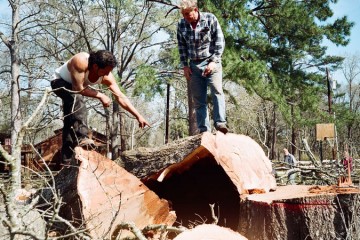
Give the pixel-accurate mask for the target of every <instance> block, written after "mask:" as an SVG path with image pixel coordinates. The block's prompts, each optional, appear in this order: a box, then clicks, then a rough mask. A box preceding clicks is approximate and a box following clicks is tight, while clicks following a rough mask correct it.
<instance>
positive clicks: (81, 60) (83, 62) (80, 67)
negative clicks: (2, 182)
mask: <svg viewBox="0 0 360 240" xmlns="http://www.w3.org/2000/svg"><path fill="white" fill-rule="evenodd" d="M88 59H89V54H88V53H86V52H80V53H77V54H75V55H74V56H73V57H72V58H71V61H70V68H72V69H74V70H76V71H78V72H85V71H86V70H87V69H88Z"/></svg>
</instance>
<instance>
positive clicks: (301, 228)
mask: <svg viewBox="0 0 360 240" xmlns="http://www.w3.org/2000/svg"><path fill="white" fill-rule="evenodd" d="M243 198H244V199H243V201H241V203H240V215H239V218H240V220H239V227H238V232H240V233H241V234H242V235H244V236H245V237H247V238H248V239H249V240H257V239H262V240H283V239H291V240H304V239H307V240H310V239H323V240H326V239H329V240H330V239H359V237H360V235H359V234H360V232H359V230H358V228H359V220H360V201H359V189H358V188H351V187H350V188H343V187H337V186H305V185H297V186H296V185H291V186H282V187H279V188H278V189H277V190H276V191H274V192H270V193H265V194H253V195H248V196H243ZM356 228H357V230H356ZM356 231H357V233H356ZM355 234H356V235H355ZM351 235H352V236H351Z"/></svg>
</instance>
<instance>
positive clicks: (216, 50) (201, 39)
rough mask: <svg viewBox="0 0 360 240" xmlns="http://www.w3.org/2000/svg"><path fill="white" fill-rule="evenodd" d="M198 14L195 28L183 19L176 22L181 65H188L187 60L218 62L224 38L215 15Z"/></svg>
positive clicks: (222, 49)
mask: <svg viewBox="0 0 360 240" xmlns="http://www.w3.org/2000/svg"><path fill="white" fill-rule="evenodd" d="M199 14H200V20H199V22H198V25H197V26H196V28H195V29H193V28H192V27H191V24H190V23H188V22H186V21H185V19H181V20H180V21H179V23H178V27H177V40H178V48H179V53H180V61H181V63H182V65H183V66H189V60H194V61H197V60H204V59H208V61H209V62H216V63H217V62H220V60H221V55H222V53H223V51H224V47H225V39H224V35H223V32H222V30H221V26H220V24H219V22H218V20H217V18H216V17H215V15H214V14H212V13H206V12H204V13H201V12H199Z"/></svg>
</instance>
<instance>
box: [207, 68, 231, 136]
mask: <svg viewBox="0 0 360 240" xmlns="http://www.w3.org/2000/svg"><path fill="white" fill-rule="evenodd" d="M209 80H210V81H209V85H210V90H211V97H212V101H213V106H214V109H213V119H214V125H215V128H216V129H217V130H219V131H221V132H223V133H226V132H227V127H226V109H225V95H224V92H223V87H222V66H221V63H217V64H216V69H215V71H214V72H213V73H212V74H211V75H210V77H209Z"/></svg>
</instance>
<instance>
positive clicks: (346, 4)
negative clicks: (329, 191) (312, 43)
mask: <svg viewBox="0 0 360 240" xmlns="http://www.w3.org/2000/svg"><path fill="white" fill-rule="evenodd" d="M8 5H9V4H8V1H7V0H0V20H1V19H4V18H5V19H6V18H7V19H8V18H10V16H11V15H10V14H11V10H10V8H9V6H8ZM331 8H332V9H333V11H334V16H333V17H332V19H335V18H338V17H342V16H344V15H346V16H347V17H348V20H349V21H351V22H354V23H355V25H354V27H353V28H352V30H351V36H350V43H349V44H348V45H347V46H345V47H337V46H335V45H334V44H332V43H331V42H329V41H324V44H325V45H327V46H328V50H327V53H328V54H329V55H340V56H344V55H346V54H349V55H354V54H357V55H359V54H360V0H338V2H337V3H336V4H331ZM0 29H1V26H0ZM330 74H331V77H332V78H334V79H336V80H337V82H339V83H342V82H343V81H344V78H343V76H342V73H341V71H337V72H333V73H330Z"/></svg>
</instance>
